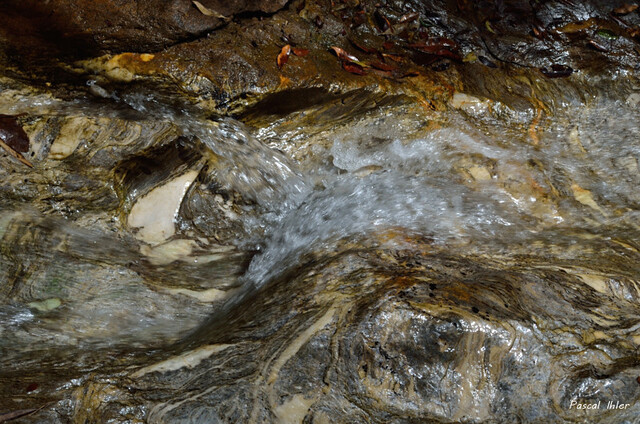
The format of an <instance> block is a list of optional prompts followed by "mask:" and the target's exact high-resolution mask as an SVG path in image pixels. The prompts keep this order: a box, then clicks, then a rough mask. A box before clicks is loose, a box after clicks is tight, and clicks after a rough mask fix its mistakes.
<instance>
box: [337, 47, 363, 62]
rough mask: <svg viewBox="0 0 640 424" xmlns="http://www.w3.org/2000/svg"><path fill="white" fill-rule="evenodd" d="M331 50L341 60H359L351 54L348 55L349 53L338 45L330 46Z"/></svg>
mask: <svg viewBox="0 0 640 424" xmlns="http://www.w3.org/2000/svg"><path fill="white" fill-rule="evenodd" d="M331 50H333V51H334V52H335V54H336V56H338V57H339V58H340V59H342V60H346V61H349V62H360V60H359V59H358V58H357V57H355V56H353V55H350V54H349V53H347V52H346V51H344V50H343V49H341V48H340V47H335V46H332V47H331Z"/></svg>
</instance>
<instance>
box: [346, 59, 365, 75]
mask: <svg viewBox="0 0 640 424" xmlns="http://www.w3.org/2000/svg"><path fill="white" fill-rule="evenodd" d="M342 68H344V70H345V71H347V72H351V73H352V74H356V75H366V74H367V73H366V71H365V70H364V68H363V67H362V66H360V65H358V64H356V63H353V62H348V61H346V60H343V61H342Z"/></svg>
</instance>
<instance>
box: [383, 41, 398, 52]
mask: <svg viewBox="0 0 640 424" xmlns="http://www.w3.org/2000/svg"><path fill="white" fill-rule="evenodd" d="M382 47H384V49H385V50H391V49H393V48H394V47H395V46H394V44H393V43H392V42H391V41H385V42H384V44H382Z"/></svg>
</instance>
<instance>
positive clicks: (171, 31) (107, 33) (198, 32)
mask: <svg viewBox="0 0 640 424" xmlns="http://www.w3.org/2000/svg"><path fill="white" fill-rule="evenodd" d="M195 3H196V2H192V1H190V0H171V1H168V2H167V1H148V2H144V3H141V4H137V3H128V2H118V1H99V2H95V1H81V2H77V1H67V0H55V1H51V2H47V3H42V2H38V1H26V2H25V1H9V2H5V3H4V4H3V8H2V9H3V11H5V13H7V14H8V13H11V14H14V13H15V14H17V15H19V16H20V21H21V22H20V24H21V25H25V22H26V25H27V26H26V28H24V27H23V28H22V29H20V28H18V25H16V24H11V23H10V22H8V21H9V20H8V19H7V24H8V25H9V29H11V30H16V31H17V32H18V34H19V33H21V32H26V33H28V36H30V37H34V36H36V37H41V38H43V39H46V38H49V39H53V40H54V41H55V42H56V43H57V44H59V49H60V50H66V51H67V52H68V53H70V51H71V49H72V48H74V47H76V48H79V49H80V51H81V52H84V53H86V52H88V51H91V50H93V49H99V50H103V51H147V50H152V51H153V50H157V49H161V48H164V47H167V46H169V45H172V44H175V43H177V42H180V41H184V40H188V39H193V38H196V37H199V36H203V35H206V33H207V32H208V31H211V30H214V29H216V28H219V27H221V26H222V25H225V24H226V23H227V22H228V20H229V19H231V18H233V16H234V15H237V14H242V13H273V12H276V11H278V10H279V9H280V8H282V7H283V6H284V5H285V3H286V2H285V1H284V0H234V1H230V2H229V1H227V2H221V1H217V0H202V1H200V2H198V3H199V4H200V6H202V7H203V9H202V8H198V7H197V6H196V4H195ZM203 10H205V11H209V13H208V14H207V13H203Z"/></svg>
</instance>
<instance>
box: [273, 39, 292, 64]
mask: <svg viewBox="0 0 640 424" xmlns="http://www.w3.org/2000/svg"><path fill="white" fill-rule="evenodd" d="M290 53H291V46H290V45H289V44H287V45H286V46H284V47H283V48H282V50H280V54H279V55H278V58H277V59H276V62H277V63H278V68H280V69H282V67H283V66H284V64H285V63H287V61H288V60H289V54H290Z"/></svg>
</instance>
